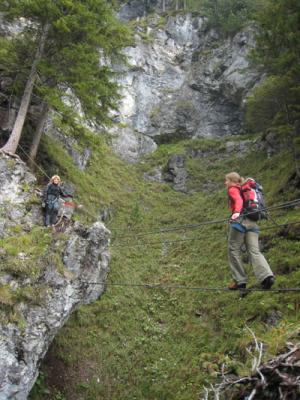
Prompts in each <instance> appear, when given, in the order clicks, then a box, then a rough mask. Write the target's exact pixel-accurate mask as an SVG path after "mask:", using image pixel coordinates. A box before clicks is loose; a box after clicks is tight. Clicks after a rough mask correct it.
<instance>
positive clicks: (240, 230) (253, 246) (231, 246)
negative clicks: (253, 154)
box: [225, 172, 274, 290]
mask: <svg viewBox="0 0 300 400" xmlns="http://www.w3.org/2000/svg"><path fill="white" fill-rule="evenodd" d="M243 183H244V179H243V178H242V177H241V176H240V175H239V174H238V173H236V172H231V173H229V174H227V175H226V176H225V186H226V188H227V191H228V197H229V206H230V209H231V212H232V215H231V218H230V228H229V239H228V260H229V265H230V268H231V272H232V276H233V279H234V281H233V282H232V283H230V284H229V286H228V288H229V289H231V290H238V289H240V290H242V289H245V288H246V285H247V275H246V272H245V270H244V267H243V263H242V254H241V253H242V250H241V246H242V245H243V243H245V244H246V248H247V252H248V254H249V258H250V262H251V264H252V267H253V271H254V274H255V276H256V278H257V280H258V281H259V283H260V284H261V287H262V288H263V289H271V287H272V285H273V284H274V274H273V272H272V270H271V268H270V266H269V264H268V262H267V261H266V259H265V257H264V256H263V255H262V254H261V252H260V249H259V244H258V236H259V227H258V225H257V223H256V222H255V221H252V220H251V219H250V218H249V217H247V215H246V213H244V215H243V197H242V193H241V186H242V185H243Z"/></svg>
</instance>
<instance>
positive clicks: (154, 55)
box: [111, 1, 260, 162]
mask: <svg viewBox="0 0 300 400" xmlns="http://www.w3.org/2000/svg"><path fill="white" fill-rule="evenodd" d="M142 3H143V2H141V3H140V8H139V7H136V8H135V7H134V1H133V2H129V3H128V4H127V5H126V6H124V8H123V9H122V10H123V11H122V10H121V16H122V18H123V19H126V18H133V17H134V16H135V17H137V16H140V15H141V10H142V9H143V10H144V11H143V12H145V10H146V8H145V4H144V3H143V4H144V6H143V7H142ZM147 4H148V5H149V3H147ZM153 4H154V3H153ZM153 6H154V5H153ZM155 6H156V7H159V6H160V3H159V2H156V5H155ZM126 10H127V11H126ZM130 10H131V11H130ZM133 10H134V11H133ZM125 11H126V12H125ZM129 11H130V12H129ZM138 23H139V22H137V25H138ZM144 25H146V27H143V25H142V23H141V26H140V27H139V26H138V27H137V28H136V35H135V46H133V47H129V48H127V50H126V54H127V56H128V60H129V63H130V67H129V68H127V69H125V70H122V71H120V75H121V78H120V84H121V86H122V88H123V89H122V95H123V100H122V102H121V104H120V108H119V112H118V113H117V114H116V115H115V121H116V123H117V125H116V126H115V128H114V129H113V130H112V131H111V132H112V133H113V135H114V139H113V145H114V149H115V151H116V152H117V153H118V154H119V155H120V156H121V157H122V158H124V159H125V160H127V161H129V162H134V161H136V160H138V158H139V156H140V155H142V154H145V153H149V152H152V151H153V150H155V148H156V145H157V144H159V143H166V142H171V141H176V140H179V139H184V138H196V137H221V136H225V135H235V134H241V133H242V115H243V107H244V103H245V99H246V97H247V95H248V94H249V92H250V91H251V89H252V88H253V87H254V85H255V84H256V83H257V82H258V81H259V80H260V76H259V75H258V73H257V72H256V71H253V70H251V69H250V67H249V62H248V60H247V56H248V54H249V51H250V50H251V49H252V48H253V47H254V45H255V43H254V33H255V31H254V28H251V27H249V28H247V29H245V31H244V32H240V33H238V34H237V35H236V36H235V37H233V38H228V39H222V37H221V36H220V35H219V33H218V32H217V31H215V30H206V24H205V19H204V18H203V17H192V15H190V14H187V15H182V14H181V15H177V16H169V17H162V16H159V15H157V14H156V15H154V16H151V17H150V16H148V17H147V19H146V20H145V22H144ZM245 72H247V73H245Z"/></svg>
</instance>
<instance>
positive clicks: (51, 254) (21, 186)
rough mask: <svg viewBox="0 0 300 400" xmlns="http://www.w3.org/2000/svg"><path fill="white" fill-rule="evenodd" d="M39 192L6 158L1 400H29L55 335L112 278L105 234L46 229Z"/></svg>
mask: <svg viewBox="0 0 300 400" xmlns="http://www.w3.org/2000/svg"><path fill="white" fill-rule="evenodd" d="M35 184H36V179H35V177H34V176H33V175H32V174H31V173H30V172H29V170H28V168H27V167H26V165H25V164H24V163H23V162H22V161H20V160H18V159H12V158H10V157H8V156H5V155H0V215H1V219H0V240H1V248H0V309H1V315H0V359H1V363H0V399H1V400H9V399H14V400H23V399H24V400H25V399H26V398H27V396H28V393H29V392H30V389H31V387H32V386H33V384H34V381H35V379H36V377H37V374H38V367H39V364H40V362H41V360H42V359H43V357H44V355H45V353H46V351H47V349H48V347H49V344H50V343H51V341H52V339H53V338H54V336H55V334H56V333H57V332H58V330H59V329H60V328H61V327H62V326H63V325H64V323H65V321H66V320H67V319H68V317H69V316H70V314H71V313H72V312H73V311H74V310H75V309H76V308H77V307H78V306H80V305H81V304H87V303H90V302H92V301H95V300H96V299H97V298H99V296H101V294H102V293H103V292H104V290H105V285H104V283H103V282H105V280H106V277H107V274H108V263H109V253H108V244H109V231H108V230H107V229H106V228H105V226H104V225H103V224H102V223H100V222H95V223H94V224H93V225H92V226H91V227H85V226H83V225H81V224H80V223H79V222H76V223H73V222H68V224H66V225H65V229H64V233H60V232H57V231H56V230H49V228H48V229H47V228H44V227H43V226H42V221H43V218H42V211H41V206H40V198H39V194H38V192H37V191H36V188H35ZM91 282H92V284H90V283H91ZM95 283H96V284H95ZM97 283H98V284H97Z"/></svg>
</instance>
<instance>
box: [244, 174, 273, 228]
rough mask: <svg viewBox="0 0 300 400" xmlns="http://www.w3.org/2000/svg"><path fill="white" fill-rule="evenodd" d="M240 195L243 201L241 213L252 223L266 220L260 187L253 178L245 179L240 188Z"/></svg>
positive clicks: (266, 214) (266, 215)
mask: <svg viewBox="0 0 300 400" xmlns="http://www.w3.org/2000/svg"><path fill="white" fill-rule="evenodd" d="M241 195H242V198H243V201H244V204H243V213H244V214H245V215H247V218H249V219H251V220H252V221H255V222H257V221H260V220H261V219H268V213H267V210H266V205H265V201H264V195H263V190H262V186H261V185H260V184H259V183H257V182H256V181H255V180H254V179H253V178H247V179H246V181H245V183H244V184H243V185H242V186H241Z"/></svg>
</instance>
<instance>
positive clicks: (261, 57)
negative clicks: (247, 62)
mask: <svg viewBox="0 0 300 400" xmlns="http://www.w3.org/2000/svg"><path fill="white" fill-rule="evenodd" d="M299 14H300V3H299V2H298V1H296V0H294V1H289V2H286V1H282V0H280V1H277V0H268V1H267V2H266V3H265V5H264V7H262V9H261V10H260V12H258V13H256V20H257V22H258V24H259V27H260V32H259V35H258V37H257V47H256V49H255V51H254V52H253V55H252V59H253V61H254V62H255V64H256V65H257V66H258V67H261V68H263V70H264V71H266V72H268V73H269V76H268V78H267V79H266V80H265V81H264V82H263V84H262V85H260V86H258V87H257V89H256V90H255V91H254V92H253V95H252V96H251V98H250V99H249V102H248V111H247V123H248V127H249V129H250V130H251V131H257V130H259V129H261V131H264V130H265V129H266V128H271V129H274V128H275V131H276V132H278V131H281V132H282V131H283V130H284V131H285V132H291V131H293V129H294V126H295V124H296V121H298V120H299V115H300V114H299V103H300V87H299V73H300V67H299V65H300V55H299V54H300V32H299V27H298V25H299ZM255 125H256V126H255Z"/></svg>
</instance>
